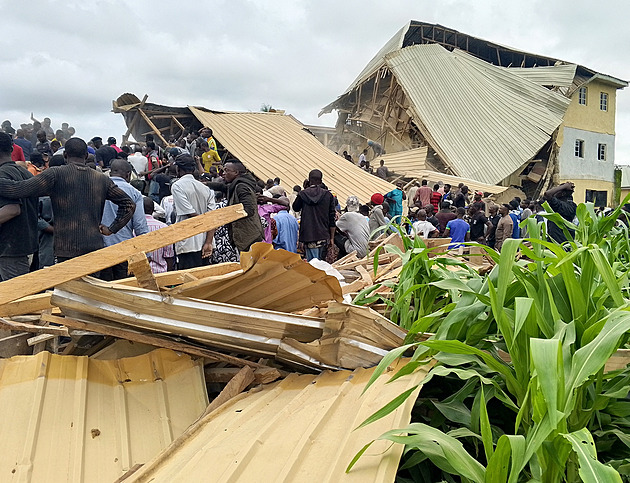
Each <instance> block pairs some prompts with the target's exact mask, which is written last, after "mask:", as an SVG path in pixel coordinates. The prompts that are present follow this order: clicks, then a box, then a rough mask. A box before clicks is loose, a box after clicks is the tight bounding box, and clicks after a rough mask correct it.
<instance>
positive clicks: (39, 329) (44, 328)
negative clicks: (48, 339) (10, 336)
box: [0, 318, 68, 336]
mask: <svg viewBox="0 0 630 483" xmlns="http://www.w3.org/2000/svg"><path fill="white" fill-rule="evenodd" d="M0 325H2V326H5V327H8V328H9V329H11V330H19V331H22V332H34V333H36V334H53V335H63V336H68V329H67V328H66V327H54V326H50V325H34V324H26V323H24V322H15V321H13V320H6V319H2V318H0Z"/></svg>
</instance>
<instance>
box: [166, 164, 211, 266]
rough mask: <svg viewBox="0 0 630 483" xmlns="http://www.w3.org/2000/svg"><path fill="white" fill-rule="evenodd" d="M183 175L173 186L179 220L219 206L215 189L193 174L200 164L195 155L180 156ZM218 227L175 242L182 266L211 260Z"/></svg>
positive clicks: (178, 172) (179, 175) (178, 264)
mask: <svg viewBox="0 0 630 483" xmlns="http://www.w3.org/2000/svg"><path fill="white" fill-rule="evenodd" d="M175 166H176V167H177V176H178V177H179V179H178V180H177V181H176V182H175V183H174V184H173V185H172V186H171V192H172V194H173V204H174V207H175V212H176V214H177V217H176V219H175V221H176V222H179V221H182V220H186V219H188V218H191V217H193V216H198V215H203V214H204V213H206V212H208V211H210V210H211V209H213V208H214V206H215V201H214V191H212V190H211V189H210V188H208V187H207V186H206V185H205V184H203V183H201V182H200V181H197V180H196V179H195V177H194V176H193V173H194V171H195V168H196V163H195V160H194V159H193V158H192V156H188V155H183V156H180V157H179V158H178V159H177V161H176V162H175ZM213 234H214V231H212V232H208V233H201V234H199V235H195V236H193V237H190V238H187V239H185V240H183V241H180V242H177V243H176V244H175V252H176V253H177V266H178V269H179V270H182V269H187V268H194V267H200V266H202V265H205V264H207V259H208V258H209V257H210V255H211V254H212V238H213Z"/></svg>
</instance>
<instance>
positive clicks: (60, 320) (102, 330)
mask: <svg viewBox="0 0 630 483" xmlns="http://www.w3.org/2000/svg"><path fill="white" fill-rule="evenodd" d="M42 318H43V319H45V320H48V321H49V322H54V323H56V324H63V325H65V326H67V327H70V328H73V329H85V330H92V331H94V332H98V333H99V334H103V335H109V336H112V337H118V338H121V339H127V340H132V341H134V342H141V343H143V344H149V345H154V346H156V347H164V348H166V349H171V350H174V351H178V352H184V353H186V354H191V355H194V356H200V357H205V358H207V359H211V360H213V361H216V362H226V363H228V364H232V365H234V366H237V367H242V366H250V367H254V368H258V367H267V366H263V365H262V364H258V363H256V362H252V361H248V360H246V359H240V358H238V357H234V356H230V355H228V354H222V353H220V352H215V351H212V350H210V349H204V348H201V347H196V346H193V345H188V344H185V343H183V342H177V341H174V340H170V339H165V338H162V337H156V336H153V335H149V334H143V333H141V332H136V331H133V330H128V329H122V328H118V327H112V326H110V325H104V324H102V323H100V322H87V321H83V320H77V319H72V318H70V317H57V316H55V315H45V316H42Z"/></svg>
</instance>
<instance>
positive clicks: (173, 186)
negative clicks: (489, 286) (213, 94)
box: [0, 120, 575, 280]
mask: <svg viewBox="0 0 630 483" xmlns="http://www.w3.org/2000/svg"><path fill="white" fill-rule="evenodd" d="M48 121H49V120H48ZM45 122H46V125H47V126H49V122H47V121H46V120H45ZM43 126H44V123H42V127H43ZM7 127H8V126H7ZM3 129H4V132H1V133H0V277H1V279H2V280H8V279H10V278H12V277H15V276H18V275H21V274H24V273H27V272H28V271H32V270H37V269H40V268H44V267H47V266H50V265H52V264H54V263H59V262H62V261H65V260H68V259H70V258H73V257H77V256H80V255H83V254H85V253H89V252H92V251H94V250H98V249H99V248H102V247H104V246H112V245H115V244H117V243H121V242H123V241H125V240H129V239H131V238H132V237H134V236H139V235H142V234H144V233H147V232H149V231H154V230H159V229H161V228H163V227H165V226H167V225H170V224H173V223H178V222H180V221H182V220H185V219H188V218H191V217H195V216H200V215H203V214H205V213H207V212H208V211H211V210H215V209H219V208H222V207H226V206H230V205H235V204H239V203H240V204H242V205H243V208H244V210H245V212H246V213H247V216H246V217H244V218H241V219H239V220H236V221H234V222H232V223H229V224H227V225H226V226H222V227H220V228H218V229H216V230H212V231H209V232H207V233H203V234H200V235H197V236H194V237H191V238H188V239H186V240H182V241H180V242H178V243H176V244H175V245H174V246H167V247H164V248H162V249H159V250H156V251H154V252H152V253H148V254H147V257H148V259H149V262H150V265H151V267H152V270H153V271H154V272H155V273H159V272H164V271H168V270H173V269H186V268H193V267H198V266H202V265H205V264H216V263H222V262H236V261H238V260H239V254H240V252H243V251H246V250H248V249H249V248H250V247H251V245H252V244H253V243H256V242H266V243H270V244H273V246H274V247H276V248H282V249H285V250H288V251H290V252H294V253H300V254H301V255H302V256H303V257H304V258H305V259H306V260H308V261H310V260H312V259H314V258H318V259H323V260H327V261H329V262H333V261H335V260H336V259H338V258H340V257H343V256H345V255H346V254H348V253H351V252H353V251H356V252H357V256H358V257H364V256H366V254H367V253H368V246H369V241H370V240H373V239H375V238H376V237H378V236H379V235H380V234H382V233H384V232H386V231H390V230H391V231H393V230H394V229H395V228H394V226H393V225H394V224H396V225H399V226H401V227H403V229H404V230H406V231H407V234H408V236H410V237H415V236H421V237H424V238H432V237H448V238H451V247H453V248H456V247H458V246H459V245H460V244H461V243H464V242H465V241H469V240H473V241H477V242H480V243H485V244H487V245H489V246H491V247H494V248H496V249H497V250H500V249H501V246H502V244H503V243H504V241H505V240H506V239H507V238H509V237H515V238H516V237H520V236H525V235H526V234H525V233H521V232H520V231H519V230H520V229H519V226H518V225H519V222H520V221H522V220H524V219H525V218H527V217H529V216H536V215H539V214H540V213H541V210H542V208H541V207H540V202H534V201H532V200H522V201H521V200H519V199H514V200H512V202H511V203H509V204H505V205H499V206H497V205H494V204H490V203H488V202H487V201H486V200H485V199H484V197H483V193H470V192H469V190H468V188H467V187H466V186H464V185H463V184H461V185H460V186H458V187H451V186H450V185H448V184H442V183H438V184H435V185H434V186H433V187H432V188H431V187H429V186H428V182H427V181H426V180H423V181H422V183H418V182H413V183H411V184H408V185H406V186H405V185H404V184H403V183H402V182H398V183H397V185H396V188H395V189H393V190H391V191H389V192H388V193H374V194H373V195H372V196H371V198H370V199H369V200H359V198H358V197H357V196H350V197H348V198H347V199H346V200H345V206H344V207H343V208H342V206H341V204H340V200H338V199H337V197H336V196H335V194H334V193H333V192H332V191H331V190H329V189H328V187H327V186H326V184H325V180H324V176H323V174H322V172H321V171H320V170H318V169H313V170H311V171H310V173H309V176H308V179H306V180H304V183H303V184H302V186H294V187H293V188H291V189H286V188H285V187H283V186H282V183H281V180H280V178H277V177H276V178H275V179H267V180H266V181H264V180H262V179H259V178H257V177H256V176H255V175H254V173H251V172H250V171H248V169H247V168H246V166H244V165H243V163H242V162H240V161H239V160H238V159H234V158H230V157H229V156H228V154H229V153H223V156H222V155H221V154H220V153H219V150H218V149H217V143H216V141H215V140H214V138H213V135H212V130H211V129H209V128H202V129H201V130H200V131H199V132H190V133H188V134H186V135H185V136H182V137H181V138H179V139H169V143H168V145H166V146H159V145H158V144H156V142H155V140H154V138H153V137H152V136H151V135H147V137H146V139H145V141H144V143H143V144H144V145H143V146H141V145H140V144H137V145H132V146H122V147H118V146H117V142H116V139H115V138H113V137H110V138H108V140H107V143H106V144H103V141H102V138H101V137H98V136H96V137H93V138H92V139H91V140H90V141H89V142H85V141H84V140H83V139H80V138H78V137H69V138H68V139H67V140H66V138H65V137H64V136H65V135H66V133H59V137H56V136H55V137H54V138H53V140H50V139H48V134H47V132H45V131H43V130H40V131H39V132H38V133H37V135H38V138H39V137H41V140H39V141H38V143H39V144H36V146H35V149H32V150H30V151H29V149H27V148H28V145H26V144H25V143H24V142H23V141H22V139H26V138H25V136H26V134H27V133H24V132H20V130H21V129H18V130H16V131H15V133H13V134H11V133H9V132H7V130H6V127H5V126H4V125H3ZM68 129H70V128H68ZM40 135H41V136H40ZM53 141H58V145H56V144H55V145H53ZM31 144H32V143H31ZM22 145H24V146H26V147H27V148H25V147H23V146H22ZM18 147H19V148H21V150H22V152H23V153H24V157H25V158H26V154H27V153H28V154H29V157H30V160H27V159H15V154H14V153H15V151H16V148H18ZM31 147H32V146H31ZM44 147H46V149H44ZM571 192H572V186H570V185H561V186H559V187H556V188H553V189H552V190H550V191H548V192H547V193H545V198H546V199H547V200H548V201H549V203H550V205H551V206H552V208H553V209H554V210H555V211H556V212H558V213H560V214H561V215H562V216H564V217H565V218H566V219H572V218H573V217H574V216H575V204H574V203H573V202H572V200H571V196H570V195H571ZM554 226H555V225H553V223H551V222H548V233H549V235H550V236H552V237H553V238H555V239H558V240H559V241H561V238H562V237H564V235H563V232H562V231H561V230H560V229H559V228H558V227H555V229H554ZM94 275H95V276H98V277H100V278H102V279H104V280H115V279H120V278H124V277H126V276H128V274H127V264H126V263H121V264H119V265H116V266H114V267H111V268H109V269H107V270H103V271H102V272H99V273H95V274H94Z"/></svg>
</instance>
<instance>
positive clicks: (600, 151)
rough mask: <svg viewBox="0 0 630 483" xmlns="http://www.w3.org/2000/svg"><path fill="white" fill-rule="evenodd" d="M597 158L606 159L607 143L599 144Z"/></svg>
mask: <svg viewBox="0 0 630 483" xmlns="http://www.w3.org/2000/svg"><path fill="white" fill-rule="evenodd" d="M597 159H599V160H600V161H606V145H605V144H598V145H597Z"/></svg>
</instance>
